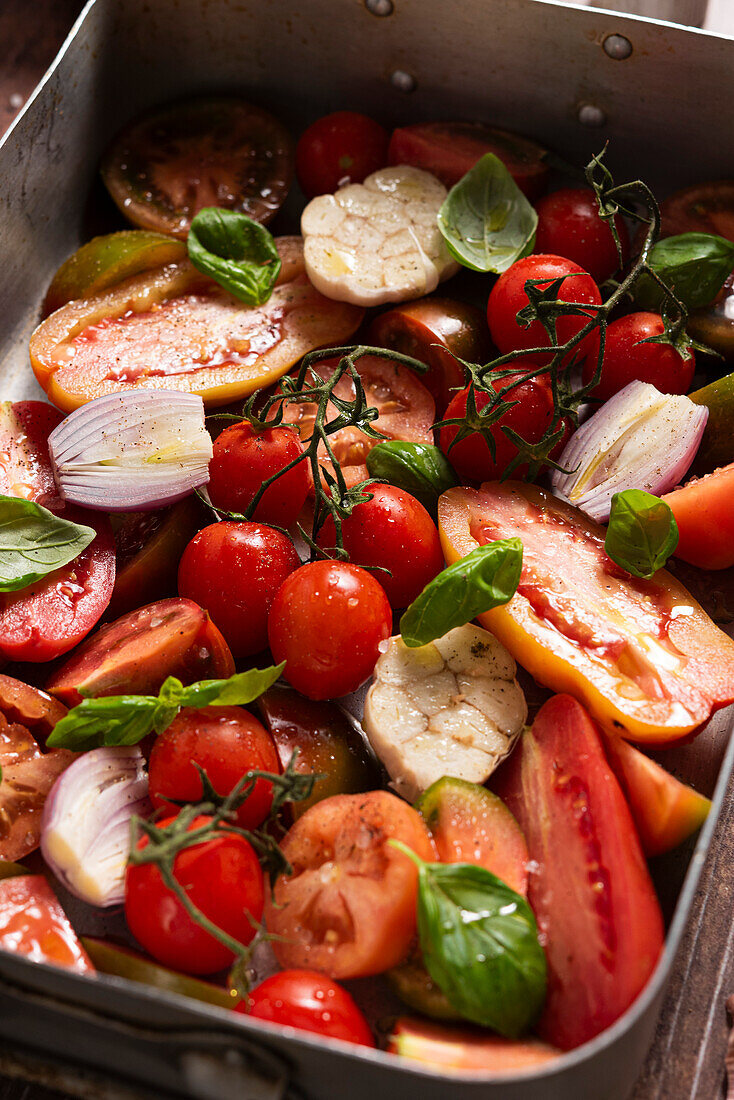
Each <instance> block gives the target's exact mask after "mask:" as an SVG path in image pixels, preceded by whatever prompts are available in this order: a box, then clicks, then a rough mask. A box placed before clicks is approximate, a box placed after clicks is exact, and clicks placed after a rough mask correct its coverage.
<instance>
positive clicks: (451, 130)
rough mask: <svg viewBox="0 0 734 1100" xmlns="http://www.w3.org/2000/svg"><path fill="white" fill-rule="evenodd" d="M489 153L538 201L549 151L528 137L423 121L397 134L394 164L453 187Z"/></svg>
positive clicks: (489, 128) (392, 142) (472, 124)
mask: <svg viewBox="0 0 734 1100" xmlns="http://www.w3.org/2000/svg"><path fill="white" fill-rule="evenodd" d="M485 153H494V154H495V156H498V157H499V159H500V160H501V161H502V162H503V164H504V165H505V167H506V168H507V170H508V172H509V173H510V175H511V176H512V178H513V179H514V181H515V183H516V184H517V186H518V187H519V188H520V190H521V191H524V193H525V194H526V195H527V197H528V198H529V199H530V200H531V201H533V200H534V199H537V198H539V196H540V195H542V193H543V191H544V190H545V185H546V181H547V179H548V166H547V165H546V163H545V154H546V150H545V149H544V148H543V146H542V145H538V144H537V143H536V142H534V141H531V140H530V139H529V138H526V137H521V136H520V135H519V134H512V133H510V132H509V131H508V130H498V129H496V128H495V127H494V126H486V125H485V124H484V123H483V122H419V123H417V124H416V125H414V126H402V127H401V128H400V129H399V130H394V131H393V135H392V137H391V138H390V146H389V149H388V153H387V156H388V163H389V164H412V165H413V166H414V167H415V168H423V169H425V171H426V172H432V173H433V175H434V176H438V178H439V179H440V180H441V182H442V183H444V184H445V185H446V187H453V186H454V184H455V183H458V182H459V180H460V179H461V177H462V176H463V175H464V174H465V173H466V172H468V171H469V169H470V168H473V167H474V165H475V164H476V163H477V161H478V160H479V159H480V157H483V156H484V154H485Z"/></svg>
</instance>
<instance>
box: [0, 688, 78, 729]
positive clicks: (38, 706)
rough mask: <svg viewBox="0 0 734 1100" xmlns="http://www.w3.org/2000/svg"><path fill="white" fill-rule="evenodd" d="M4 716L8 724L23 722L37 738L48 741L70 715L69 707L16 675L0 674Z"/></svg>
mask: <svg viewBox="0 0 734 1100" xmlns="http://www.w3.org/2000/svg"><path fill="white" fill-rule="evenodd" d="M0 714H3V715H4V716H5V718H7V720H8V722H19V723H20V724H21V725H22V726H25V728H26V729H27V730H29V731H30V732H31V733H32V734H33V736H34V737H35V738H37V739H40V740H42V741H45V740H46V738H47V737H48V735H49V733H50V732H51V730H52V729H53V728H54V726H55V725H56V723H57V722H59V721H61V719H62V718H63V717H64V715H65V714H66V707H65V706H64V705H63V703H60V702H59V701H58V699H52V698H51V696H50V695H47V694H46V692H45V691H40V690H39V689H38V688H35V687H31V686H30V685H29V684H24V683H23V682H22V681H21V680H15V679H14V678H13V677H12V676H3V675H0Z"/></svg>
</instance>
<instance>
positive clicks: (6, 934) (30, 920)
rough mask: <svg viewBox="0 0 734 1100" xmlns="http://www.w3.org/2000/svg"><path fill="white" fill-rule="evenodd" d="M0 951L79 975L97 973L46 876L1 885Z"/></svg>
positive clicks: (9, 880)
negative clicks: (24, 956)
mask: <svg viewBox="0 0 734 1100" xmlns="http://www.w3.org/2000/svg"><path fill="white" fill-rule="evenodd" d="M0 947H2V948H3V949H4V950H5V951H13V952H15V953H17V954H21V955H26V956H27V957H28V958H29V959H32V960H33V961H34V962H42V963H50V964H51V965H52V966H63V967H66V968H67V969H69V970H74V971H76V973H77V974H94V973H95V970H94V967H93V966H92V963H91V961H90V959H89V956H88V955H87V953H86V951H85V950H84V948H83V947H82V945H81V944H80V943H79V940H78V939H77V937H76V933H75V932H74V929H73V928H72V927H71V924H70V922H69V919H68V917H67V916H66V913H65V912H64V910H63V909H62V908H61V906H60V905H59V902H58V900H57V899H56V897H55V895H54V893H53V891H52V889H51V887H50V886H49V884H48V882H47V881H46V879H45V878H44V877H43V875H16V876H14V877H13V878H6V879H3V880H2V882H0Z"/></svg>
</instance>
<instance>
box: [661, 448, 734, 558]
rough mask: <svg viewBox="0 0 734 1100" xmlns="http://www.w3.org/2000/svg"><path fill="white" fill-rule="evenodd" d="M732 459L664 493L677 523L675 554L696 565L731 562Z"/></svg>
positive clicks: (733, 543)
mask: <svg viewBox="0 0 734 1100" xmlns="http://www.w3.org/2000/svg"><path fill="white" fill-rule="evenodd" d="M733 493H734V462H732V463H730V464H729V465H728V466H722V467H720V468H719V469H718V470H714V471H713V473H710V474H706V475H705V476H704V477H693V478H691V479H690V481H687V482H686V484H685V485H681V486H679V487H678V488H677V489H673V490H672V492H670V493H666V494H665V496H664V497H663V500H664V501H665V503H666V504H667V505H669V507H670V508H672V510H673V515H674V516H675V522H676V523H677V524H678V545H677V546H676V548H675V551H674V553H675V556H676V557H677V558H681V559H682V560H683V561H687V562H690V563H691V565H696V566H698V568H699V569H728V568H729V566H731V565H734V511H733V510H732V506H731V503H732V494H733Z"/></svg>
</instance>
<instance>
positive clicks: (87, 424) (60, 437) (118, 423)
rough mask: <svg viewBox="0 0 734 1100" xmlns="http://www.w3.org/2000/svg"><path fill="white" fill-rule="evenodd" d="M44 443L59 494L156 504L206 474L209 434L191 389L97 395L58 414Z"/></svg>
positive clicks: (127, 508)
mask: <svg viewBox="0 0 734 1100" xmlns="http://www.w3.org/2000/svg"><path fill="white" fill-rule="evenodd" d="M48 447H49V452H50V454H51V461H52V462H53V466H54V473H55V476H56V481H57V483H58V486H59V489H60V491H61V494H62V496H63V497H64V498H65V499H66V500H69V501H72V502H73V503H74V504H83V505H84V506H85V507H86V508H101V509H103V510H104V511H106V512H140V511H146V510H147V509H150V508H160V507H162V506H163V505H165V504H173V503H174V501H176V500H181V498H182V497H185V496H188V494H189V493H191V492H193V490H194V489H197V488H199V486H201V485H205V484H206V483H207V481H208V480H209V462H210V460H211V457H212V441H211V436H210V435H209V433H208V432H207V430H206V427H205V426H204V402H203V401H202V399H201V398H200V397H199V396H197V394H194V393H180V392H179V391H177V390H128V391H126V392H125V393H111V394H108V395H107V396H105V397H97V398H95V400H94V401H89V402H88V403H87V404H86V405H82V406H81V408H79V409H76V410H75V411H74V412H73V413H71V414H70V415H69V416H67V417H66V419H65V420H62V422H61V423H60V424H59V426H58V428H55V429H54V431H52V432H51V435H50V436H49V439H48Z"/></svg>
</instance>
